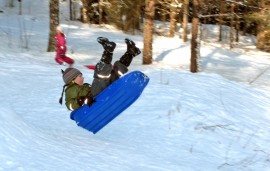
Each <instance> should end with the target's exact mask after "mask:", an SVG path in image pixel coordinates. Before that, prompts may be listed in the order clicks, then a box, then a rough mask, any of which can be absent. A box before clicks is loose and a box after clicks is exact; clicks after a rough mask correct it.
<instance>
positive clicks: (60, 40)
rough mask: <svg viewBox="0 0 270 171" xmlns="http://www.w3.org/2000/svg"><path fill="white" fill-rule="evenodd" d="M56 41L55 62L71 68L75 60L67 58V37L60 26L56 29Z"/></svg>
mask: <svg viewBox="0 0 270 171" xmlns="http://www.w3.org/2000/svg"><path fill="white" fill-rule="evenodd" d="M55 41H56V43H55V45H56V56H55V61H56V62H57V63H58V64H60V65H62V64H64V62H65V63H67V64H69V65H70V66H71V65H72V64H73V63H74V60H73V59H71V58H70V57H67V56H66V51H67V46H66V36H65V34H64V33H63V31H62V29H61V27H60V26H57V27H56V36H55Z"/></svg>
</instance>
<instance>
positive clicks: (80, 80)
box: [74, 74, 84, 85]
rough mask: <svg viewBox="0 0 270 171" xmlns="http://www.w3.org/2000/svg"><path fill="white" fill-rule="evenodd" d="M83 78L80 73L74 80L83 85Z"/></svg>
mask: <svg viewBox="0 0 270 171" xmlns="http://www.w3.org/2000/svg"><path fill="white" fill-rule="evenodd" d="M83 80H84V77H83V76H82V74H80V75H78V76H77V77H76V78H75V79H74V82H75V83H76V84H79V85H83Z"/></svg>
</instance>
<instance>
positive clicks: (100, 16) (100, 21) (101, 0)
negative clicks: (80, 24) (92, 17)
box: [98, 0, 103, 24]
mask: <svg viewBox="0 0 270 171" xmlns="http://www.w3.org/2000/svg"><path fill="white" fill-rule="evenodd" d="M102 3H103V0H99V8H98V10H99V24H102V17H103V16H102V14H103V10H102Z"/></svg>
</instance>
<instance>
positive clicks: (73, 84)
mask: <svg viewBox="0 0 270 171" xmlns="http://www.w3.org/2000/svg"><path fill="white" fill-rule="evenodd" d="M97 41H98V42H99V43H100V44H101V45H102V46H103V48H104V51H103V54H102V57H101V60H100V61H99V62H98V63H97V64H96V66H95V71H94V76H93V77H94V80H93V82H92V85H90V84H88V83H84V77H83V75H82V73H81V72H80V71H79V70H78V69H76V68H67V69H66V70H65V71H62V73H63V80H64V82H65V85H64V86H63V91H62V96H61V98H60V100H59V102H60V103H61V104H62V97H63V93H64V90H65V101H66V103H65V104H66V107H67V108H68V109H69V110H71V111H73V110H76V109H78V108H79V107H81V106H82V105H84V104H87V105H91V104H92V103H94V102H95V100H94V97H95V96H96V95H97V94H99V93H100V92H101V91H103V90H104V89H105V88H106V87H108V86H109V85H110V84H111V83H112V82H114V81H115V80H117V79H118V78H120V77H121V76H122V75H123V74H125V73H126V72H127V71H128V66H129V65H130V63H131V62H132V59H133V57H135V56H137V55H139V54H140V53H141V51H140V49H139V48H137V47H136V46H135V43H134V42H133V41H131V40H129V39H125V42H126V44H127V51H126V52H125V54H124V55H123V56H122V57H121V58H120V59H119V60H118V61H116V62H115V63H114V65H113V67H112V64H111V62H112V57H113V51H114V49H115V46H116V44H115V43H114V42H111V41H109V40H108V39H107V38H104V37H99V38H98V39H97Z"/></svg>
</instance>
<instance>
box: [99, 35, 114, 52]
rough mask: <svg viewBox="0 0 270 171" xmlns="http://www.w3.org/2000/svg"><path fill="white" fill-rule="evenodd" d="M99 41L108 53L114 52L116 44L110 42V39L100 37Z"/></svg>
mask: <svg viewBox="0 0 270 171" xmlns="http://www.w3.org/2000/svg"><path fill="white" fill-rule="evenodd" d="M97 41H98V43H100V44H101V45H102V46H103V48H104V50H105V51H108V52H111V53H112V52H113V51H114V49H115V46H116V44H115V43H114V42H110V41H109V39H107V38H105V37H98V38H97Z"/></svg>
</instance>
